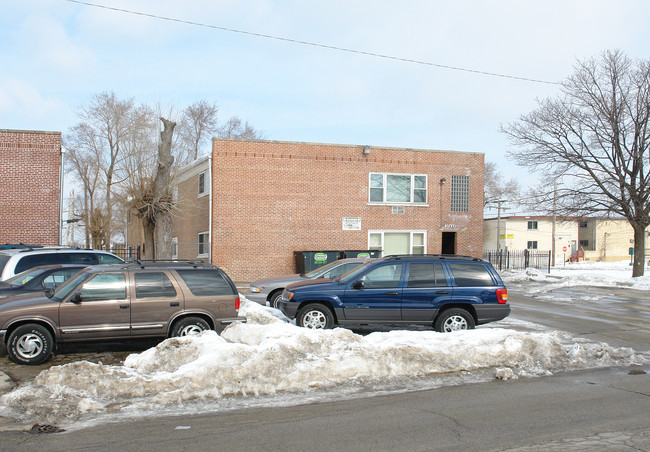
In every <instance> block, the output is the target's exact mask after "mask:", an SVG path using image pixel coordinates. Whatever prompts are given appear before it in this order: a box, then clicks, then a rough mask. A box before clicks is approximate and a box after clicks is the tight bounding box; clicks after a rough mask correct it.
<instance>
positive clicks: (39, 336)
mask: <svg viewBox="0 0 650 452" xmlns="http://www.w3.org/2000/svg"><path fill="white" fill-rule="evenodd" d="M53 349H54V339H53V338H52V334H51V333H50V331H49V330H48V329H47V328H45V327H44V326H42V325H38V324H36V323H28V324H26V325H21V326H19V327H18V328H16V329H15V330H13V331H12V333H11V334H10V335H9V340H8V341H7V353H8V355H9V359H11V360H12V361H13V362H15V363H17V364H28V365H32V366H35V365H38V364H43V363H44V362H46V361H47V360H49V359H50V358H51V357H52V350H53Z"/></svg>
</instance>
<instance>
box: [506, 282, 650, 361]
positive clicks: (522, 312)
mask: <svg viewBox="0 0 650 452" xmlns="http://www.w3.org/2000/svg"><path fill="white" fill-rule="evenodd" d="M508 295H509V302H510V304H511V305H512V313H511V315H510V317H509V318H508V319H506V320H509V321H512V320H522V321H524V322H530V323H532V324H534V325H535V326H536V327H544V328H546V329H550V330H560V331H566V332H568V333H570V334H571V335H573V336H575V337H578V338H584V339H589V340H591V341H594V342H606V343H608V344H609V345H611V346H614V347H630V348H632V349H634V350H635V351H638V352H647V351H650V303H649V302H648V298H649V297H648V292H647V291H642V290H632V289H629V288H625V287H606V288H604V287H572V288H562V289H556V290H554V291H551V292H546V293H544V294H543V295H542V296H540V295H530V294H528V293H527V292H526V288H525V285H523V284H522V285H519V284H518V285H511V286H509V287H508Z"/></svg>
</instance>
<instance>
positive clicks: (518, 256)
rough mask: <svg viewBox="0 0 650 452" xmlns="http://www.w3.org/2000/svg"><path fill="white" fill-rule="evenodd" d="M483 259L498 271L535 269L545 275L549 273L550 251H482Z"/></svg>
mask: <svg viewBox="0 0 650 452" xmlns="http://www.w3.org/2000/svg"><path fill="white" fill-rule="evenodd" d="M483 259H485V260H488V261H490V263H491V264H492V266H493V267H494V268H496V269H497V270H499V271H501V270H525V269H527V268H535V269H537V270H542V271H545V272H546V273H550V272H551V252H550V251H531V250H523V251H512V250H497V251H494V250H493V251H483Z"/></svg>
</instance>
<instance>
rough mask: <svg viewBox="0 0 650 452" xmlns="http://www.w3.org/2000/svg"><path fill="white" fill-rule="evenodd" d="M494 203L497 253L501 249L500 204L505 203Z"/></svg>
mask: <svg viewBox="0 0 650 452" xmlns="http://www.w3.org/2000/svg"><path fill="white" fill-rule="evenodd" d="M494 202H496V203H497V251H499V250H500V249H501V204H503V203H504V202H506V200H505V199H499V200H498V201H494ZM503 210H505V209H503Z"/></svg>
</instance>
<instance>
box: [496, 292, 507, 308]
mask: <svg viewBox="0 0 650 452" xmlns="http://www.w3.org/2000/svg"><path fill="white" fill-rule="evenodd" d="M497 301H498V302H499V303H501V304H503V303H507V302H508V289H497Z"/></svg>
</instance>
